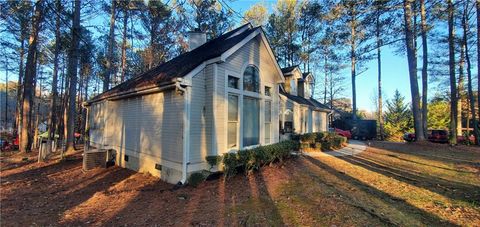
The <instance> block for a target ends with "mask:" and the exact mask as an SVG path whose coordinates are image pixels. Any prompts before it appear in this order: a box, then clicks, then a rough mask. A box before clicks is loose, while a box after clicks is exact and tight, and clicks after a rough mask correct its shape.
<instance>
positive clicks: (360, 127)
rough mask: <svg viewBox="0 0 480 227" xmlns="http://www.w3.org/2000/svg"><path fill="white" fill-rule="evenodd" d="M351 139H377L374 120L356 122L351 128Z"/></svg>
mask: <svg viewBox="0 0 480 227" xmlns="http://www.w3.org/2000/svg"><path fill="white" fill-rule="evenodd" d="M351 132H352V138H353V139H361V140H371V139H375V138H376V137H377V121H376V120H357V122H355V123H354V124H353V127H352V130H351Z"/></svg>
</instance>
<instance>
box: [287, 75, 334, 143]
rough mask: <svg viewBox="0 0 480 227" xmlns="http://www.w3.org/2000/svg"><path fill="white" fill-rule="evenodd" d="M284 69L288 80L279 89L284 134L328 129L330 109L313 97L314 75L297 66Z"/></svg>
mask: <svg viewBox="0 0 480 227" xmlns="http://www.w3.org/2000/svg"><path fill="white" fill-rule="evenodd" d="M282 72H283V75H284V78H285V83H283V84H281V85H280V92H279V93H280V116H279V118H280V127H281V133H282V134H283V135H281V138H284V139H286V138H288V135H289V134H291V133H296V134H303V133H309V132H323V131H327V130H328V121H327V115H328V114H329V113H330V112H331V110H330V109H329V108H328V107H327V106H325V105H323V104H321V103H320V102H318V101H317V100H315V99H313V97H312V96H313V83H314V82H313V75H312V74H311V73H302V72H301V71H300V68H299V67H298V66H291V67H287V68H283V69H282Z"/></svg>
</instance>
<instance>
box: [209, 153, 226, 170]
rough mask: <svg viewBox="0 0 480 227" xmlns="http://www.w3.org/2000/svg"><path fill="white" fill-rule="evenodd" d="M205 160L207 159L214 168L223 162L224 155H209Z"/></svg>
mask: <svg viewBox="0 0 480 227" xmlns="http://www.w3.org/2000/svg"><path fill="white" fill-rule="evenodd" d="M205 160H207V163H208V164H209V165H210V169H212V168H213V167H214V166H218V164H220V163H222V156H220V155H209V156H207V157H205Z"/></svg>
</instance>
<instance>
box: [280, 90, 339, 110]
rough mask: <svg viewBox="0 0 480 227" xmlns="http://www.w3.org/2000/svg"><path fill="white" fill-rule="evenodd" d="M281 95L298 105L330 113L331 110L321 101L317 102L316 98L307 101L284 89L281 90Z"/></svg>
mask: <svg viewBox="0 0 480 227" xmlns="http://www.w3.org/2000/svg"><path fill="white" fill-rule="evenodd" d="M280 94H281V95H283V96H285V97H287V98H288V99H290V100H292V101H293V102H296V103H298V104H301V105H307V106H310V107H313V108H316V109H319V110H322V111H325V112H329V111H330V108H329V107H328V106H326V105H324V104H322V103H320V102H319V101H317V100H315V99H314V98H310V99H306V98H304V97H301V96H296V95H292V94H290V93H288V92H285V91H284V90H283V89H280Z"/></svg>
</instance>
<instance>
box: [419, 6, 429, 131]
mask: <svg viewBox="0 0 480 227" xmlns="http://www.w3.org/2000/svg"><path fill="white" fill-rule="evenodd" d="M420 18H421V27H422V28H421V30H422V32H421V33H422V127H423V134H424V136H425V138H426V137H427V131H428V125H427V116H428V43H427V29H428V28H427V12H426V9H425V0H420Z"/></svg>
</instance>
